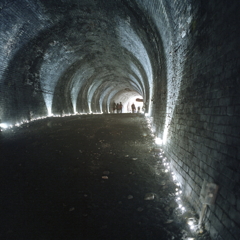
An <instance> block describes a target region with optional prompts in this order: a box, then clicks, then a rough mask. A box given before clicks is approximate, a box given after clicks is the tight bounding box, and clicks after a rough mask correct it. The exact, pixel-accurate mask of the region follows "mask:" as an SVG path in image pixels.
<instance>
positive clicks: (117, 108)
mask: <svg viewBox="0 0 240 240" xmlns="http://www.w3.org/2000/svg"><path fill="white" fill-rule="evenodd" d="M122 108H123V105H122V103H121V102H120V103H117V104H116V103H115V102H114V103H113V113H122ZM131 109H132V113H136V106H135V104H134V103H133V104H132V105H131ZM137 112H138V113H140V107H138V111H137Z"/></svg>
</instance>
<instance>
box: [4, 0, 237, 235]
mask: <svg viewBox="0 0 240 240" xmlns="http://www.w3.org/2000/svg"><path fill="white" fill-rule="evenodd" d="M239 5H240V3H239V1H237V0H232V1H225V0H218V1H217V0H212V1H207V0H201V1H197V0H192V1H169V0H154V1H146V0H138V1H132V0H131V1H129V0H114V1H113V0H108V1H100V0H88V1H87V0H86V1H85V0H83V1H78V0H71V1H70V0H65V1H44V0H30V1H28V0H21V1H20V0H16V1H10V0H6V1H1V2H0V26H1V28H0V43H1V44H0V58H1V61H0V106H1V107H0V119H1V123H0V124H1V127H2V128H4V127H7V126H9V125H14V124H19V123H21V122H23V121H26V120H29V119H35V118H39V117H46V116H51V115H63V114H76V113H79V114H82V113H111V112H112V104H113V102H122V103H123V106H124V108H123V112H129V104H131V102H133V101H134V99H135V100H136V98H142V99H143V104H144V107H145V113H146V115H148V117H150V118H151V119H152V130H153V132H154V134H155V136H156V138H158V139H160V143H161V145H162V148H163V149H164V151H165V154H166V155H167V156H168V159H169V160H170V161H171V169H172V170H173V171H174V173H175V175H176V177H177V180H178V181H179V183H180V185H181V187H182V189H183V194H184V195H185V196H186V197H187V199H188V201H189V202H190V203H191V204H192V206H193V207H194V208H195V209H196V210H197V211H198V213H199V214H200V211H201V208H202V203H201V200H200V190H201V188H202V185H203V183H204V180H205V181H207V182H210V183H215V184H217V185H218V186H219V191H218V194H217V197H216V202H215V204H213V205H210V206H208V211H207V215H206V219H205V221H204V224H205V227H206V229H207V230H209V231H210V233H211V236H212V238H213V239H238V236H239V234H240V228H239V226H240V191H239V189H240V166H239V163H240V138H239V136H240V98H239V90H240V80H239V75H240V70H239V69H240V52H239V51H240V49H239V41H240V33H239V31H238V29H239V27H240V14H239V9H240V8H239V7H240V6H239Z"/></svg>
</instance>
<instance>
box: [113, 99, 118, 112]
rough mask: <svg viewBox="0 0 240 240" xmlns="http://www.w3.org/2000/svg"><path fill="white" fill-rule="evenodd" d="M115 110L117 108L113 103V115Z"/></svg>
mask: <svg viewBox="0 0 240 240" xmlns="http://www.w3.org/2000/svg"><path fill="white" fill-rule="evenodd" d="M116 108H117V106H116V103H115V102H114V103H113V113H115V110H116Z"/></svg>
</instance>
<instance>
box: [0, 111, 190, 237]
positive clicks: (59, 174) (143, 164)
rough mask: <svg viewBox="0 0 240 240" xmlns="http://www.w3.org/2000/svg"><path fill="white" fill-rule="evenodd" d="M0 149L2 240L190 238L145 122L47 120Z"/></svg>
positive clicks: (135, 118)
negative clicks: (186, 233) (185, 234)
mask: <svg viewBox="0 0 240 240" xmlns="http://www.w3.org/2000/svg"><path fill="white" fill-rule="evenodd" d="M1 146H2V149H1V166H0V172H1V174H0V176H1V182H2V184H1V185H2V187H1V205H2V213H1V235H0V238H1V239H15V240H17V239H24V240H33V239H39V240H40V239H54V240H55V239H71V240H73V239H121V240H122V239H138V240H139V239H165V240H168V239H169V240H170V239H171V240H172V239H187V238H184V237H183V231H182V230H183V229H184V221H182V220H181V219H180V217H178V215H177V214H176V212H177V211H176V207H177V203H176V196H174V193H175V189H176V185H175V184H174V183H173V182H172V181H171V178H170V174H168V173H165V172H164V171H163V170H164V167H163V164H162V162H161V160H160V158H159V157H158V156H157V155H156V152H157V151H158V149H156V148H155V146H154V142H153V138H152V136H151V133H150V130H149V129H148V127H147V124H146V120H145V118H144V116H143V115H138V114H108V115H80V116H71V117H65V118H47V119H44V120H40V121H35V122H31V123H30V124H25V125H23V126H22V127H20V128H17V129H14V130H8V131H6V132H4V133H3V134H2V136H1ZM146 198H150V200H146ZM152 198H154V199H152ZM3 216H4V217H3Z"/></svg>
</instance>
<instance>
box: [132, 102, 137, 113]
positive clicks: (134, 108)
mask: <svg viewBox="0 0 240 240" xmlns="http://www.w3.org/2000/svg"><path fill="white" fill-rule="evenodd" d="M131 107H132V113H135V110H136V107H135V104H134V103H133V104H132V105H131Z"/></svg>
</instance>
